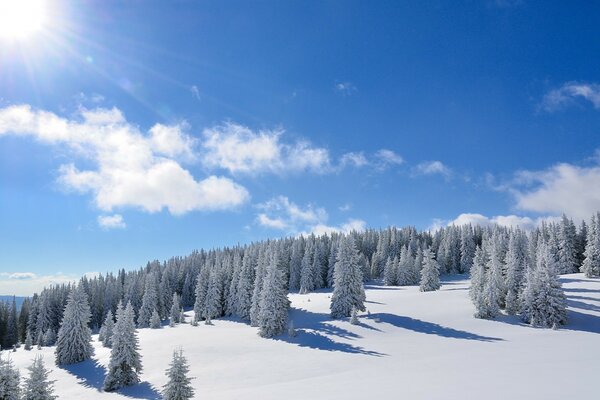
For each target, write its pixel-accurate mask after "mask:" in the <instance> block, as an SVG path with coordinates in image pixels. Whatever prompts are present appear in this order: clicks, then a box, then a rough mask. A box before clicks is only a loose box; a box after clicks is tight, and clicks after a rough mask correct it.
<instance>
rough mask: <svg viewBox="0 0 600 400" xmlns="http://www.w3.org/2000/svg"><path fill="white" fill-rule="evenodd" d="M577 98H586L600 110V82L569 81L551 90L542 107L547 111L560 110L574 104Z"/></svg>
mask: <svg viewBox="0 0 600 400" xmlns="http://www.w3.org/2000/svg"><path fill="white" fill-rule="evenodd" d="M577 99H581V100H585V101H587V102H589V103H591V104H592V106H593V107H594V108H595V109H599V110H600V84H598V83H584V82H567V83H565V84H564V85H562V86H561V87H559V88H558V89H554V90H551V91H549V92H548V93H547V94H546V95H545V96H544V98H543V100H542V103H541V108H542V109H543V110H544V111H547V112H553V111H558V110H562V109H564V108H565V107H567V106H569V105H572V104H574V103H575V101H576V100H577Z"/></svg>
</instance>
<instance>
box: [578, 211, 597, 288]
mask: <svg viewBox="0 0 600 400" xmlns="http://www.w3.org/2000/svg"><path fill="white" fill-rule="evenodd" d="M583 254H584V257H585V258H584V260H583V264H582V265H581V272H583V273H584V275H585V276H586V277H587V278H597V277H599V276H600V213H598V214H597V215H595V216H592V221H591V223H590V226H589V228H588V230H587V240H586V245H585V252H584V253H583Z"/></svg>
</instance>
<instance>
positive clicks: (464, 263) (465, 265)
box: [459, 225, 475, 273]
mask: <svg viewBox="0 0 600 400" xmlns="http://www.w3.org/2000/svg"><path fill="white" fill-rule="evenodd" d="M473 257H475V241H474V240H473V234H472V232H471V225H465V226H463V227H462V229H461V231H460V269H459V272H460V273H465V272H468V271H470V270H471V267H472V266H473Z"/></svg>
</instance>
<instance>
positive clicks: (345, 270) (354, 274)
mask: <svg viewBox="0 0 600 400" xmlns="http://www.w3.org/2000/svg"><path fill="white" fill-rule="evenodd" d="M334 268H335V269H334V272H333V294H332V295H331V304H330V306H329V308H330V310H331V317H332V318H344V317H349V316H350V314H351V313H352V307H356V309H358V310H360V311H364V310H365V288H364V286H363V277H362V271H361V268H360V265H359V256H358V251H357V250H356V245H355V244H354V238H353V237H352V236H351V235H350V234H348V235H345V236H343V237H342V238H341V239H340V245H339V248H338V253H337V260H336V262H335V267H334Z"/></svg>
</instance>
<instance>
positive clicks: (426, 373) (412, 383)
mask: <svg viewBox="0 0 600 400" xmlns="http://www.w3.org/2000/svg"><path fill="white" fill-rule="evenodd" d="M561 281H562V283H563V287H564V289H565V293H566V295H567V297H568V306H569V313H568V317H569V322H568V325H567V326H565V327H563V328H561V329H559V330H550V329H536V328H532V327H529V326H527V325H523V324H522V323H520V321H519V319H518V318H517V317H512V316H501V317H500V318H498V319H497V320H480V319H476V318H474V317H473V311H474V309H473V306H472V304H471V302H470V300H469V298H468V287H469V281H468V280H467V279H466V278H465V277H464V276H454V277H445V278H443V279H442V287H441V290H439V291H436V292H427V293H421V292H419V290H418V287H417V286H411V287H385V286H379V285H367V286H366V295H367V303H366V306H367V309H368V311H369V312H370V316H369V315H367V313H366V312H365V313H360V314H359V315H360V324H359V325H351V324H350V322H349V320H347V319H346V320H337V321H333V320H331V319H330V318H329V300H330V296H331V292H330V291H321V292H318V293H310V294H305V295H299V294H291V295H290V299H291V301H292V310H291V312H290V318H291V319H292V320H293V321H294V326H295V328H296V331H297V336H296V337H294V338H289V337H288V336H287V333H286V334H285V335H282V336H279V337H277V338H275V339H264V338H260V337H259V336H258V334H257V328H252V327H250V326H249V325H248V324H246V323H242V322H239V321H236V320H231V319H215V320H213V325H212V326H210V325H209V326H207V325H204V324H203V323H200V324H199V325H198V326H197V327H193V326H191V325H190V324H186V325H177V326H176V327H174V328H170V327H168V326H163V328H162V329H158V330H153V329H149V328H146V329H140V330H138V335H139V339H140V347H141V353H142V364H143V367H144V370H143V373H142V375H141V379H142V383H141V384H139V385H136V386H132V387H129V388H126V389H124V390H121V391H119V392H118V393H105V392H103V391H102V389H101V388H102V383H103V380H104V374H105V371H106V367H107V365H108V362H109V355H110V350H109V349H105V348H103V347H101V344H100V343H98V342H97V337H98V336H97V335H94V348H95V355H94V359H93V361H87V362H84V363H80V364H76V365H72V366H70V367H68V368H64V369H63V368H58V367H56V366H55V365H54V354H53V351H54V347H52V348H43V349H42V350H36V349H34V350H31V351H25V350H24V349H23V348H22V347H21V348H20V349H19V350H18V351H17V352H16V353H13V352H7V351H5V352H3V357H6V356H10V357H11V358H12V360H13V361H14V362H15V365H16V366H17V367H18V368H19V369H20V372H21V375H22V376H23V375H24V374H26V373H27V370H26V367H27V366H29V365H30V364H31V361H32V360H33V358H34V356H35V354H36V353H41V354H42V355H43V357H44V361H45V363H46V366H47V367H48V368H50V369H51V373H50V379H54V380H56V383H55V391H56V394H57V395H58V396H59V398H60V399H78V400H81V399H105V398H106V399H117V398H129V399H131V398H138V399H157V398H160V390H161V389H162V385H164V384H165V383H166V377H165V369H166V368H167V366H168V363H169V362H170V360H171V357H172V353H173V350H174V349H177V348H180V347H181V348H183V350H184V354H185V356H186V357H187V359H188V362H189V364H190V375H191V376H193V377H194V380H193V381H192V383H193V385H194V387H195V390H196V397H197V398H199V399H239V398H246V399H340V398H344V399H373V398H405V399H444V400H448V399H482V398H485V399H487V400H490V399H509V398H512V399H524V398H527V399H567V398H568V399H592V398H597V397H596V396H597V394H598V390H597V387H596V386H597V385H596V382H597V379H598V373H599V372H600V281H599V280H593V279H586V278H584V277H583V275H582V274H571V275H563V276H562V277H561ZM192 315H193V312H191V311H190V312H186V317H187V320H188V321H190V319H191V317H192Z"/></svg>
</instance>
